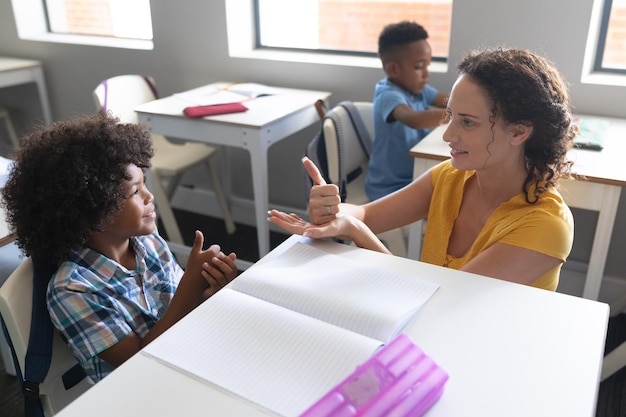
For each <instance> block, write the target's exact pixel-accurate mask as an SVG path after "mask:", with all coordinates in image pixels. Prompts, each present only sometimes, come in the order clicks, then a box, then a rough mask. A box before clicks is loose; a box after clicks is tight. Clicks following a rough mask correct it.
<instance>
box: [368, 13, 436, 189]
mask: <svg viewBox="0 0 626 417" xmlns="http://www.w3.org/2000/svg"><path fill="white" fill-rule="evenodd" d="M427 38H428V34H427V32H426V30H425V29H424V28H423V27H422V26H420V25H418V24H417V23H414V22H407V21H403V22H400V23H394V24H391V25H387V26H386V27H385V28H384V29H383V31H382V32H381V34H380V36H379V38H378V55H379V56H380V59H381V61H382V64H383V69H384V70H385V73H386V74H387V76H386V77H385V78H383V79H382V80H380V81H379V82H378V83H377V84H376V88H375V91H374V114H373V116H374V138H375V140H374V142H373V144H372V152H371V156H370V161H369V167H368V173H367V177H366V179H365V191H366V193H367V196H368V198H369V199H370V200H376V199H378V198H380V197H383V196H385V195H387V194H390V193H392V192H394V191H396V190H398V189H400V188H402V187H404V186H405V185H407V184H409V183H410V182H411V181H412V180H413V159H412V158H411V157H410V156H409V150H410V149H411V148H412V147H413V146H415V144H417V143H418V142H419V141H420V140H422V139H423V138H424V136H426V135H427V134H428V133H429V132H430V130H431V129H432V128H434V127H436V126H437V125H439V124H440V123H441V122H442V120H443V119H444V118H445V112H446V111H445V107H446V102H447V100H448V95H447V94H443V93H440V92H438V91H437V90H436V89H435V88H434V87H432V86H430V85H429V84H427V82H428V75H429V72H428V66H429V65H430V61H431V59H432V53H431V49H430V45H429V44H428V41H427V40H426V39H427ZM431 106H434V107H437V108H435V109H431V108H430V107H431Z"/></svg>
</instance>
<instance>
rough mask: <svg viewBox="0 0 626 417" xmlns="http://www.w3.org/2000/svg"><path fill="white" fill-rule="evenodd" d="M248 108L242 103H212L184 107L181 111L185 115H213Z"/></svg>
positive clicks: (241, 110)
mask: <svg viewBox="0 0 626 417" xmlns="http://www.w3.org/2000/svg"><path fill="white" fill-rule="evenodd" d="M246 110H248V108H247V107H246V106H244V105H243V104H242V103H239V102H236V103H226V104H212V105H208V106H192V107H185V108H184V109H183V113H184V114H185V116H187V117H204V116H214V115H217V114H228V113H239V112H243V111H246Z"/></svg>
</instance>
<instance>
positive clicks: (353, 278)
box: [231, 242, 439, 342]
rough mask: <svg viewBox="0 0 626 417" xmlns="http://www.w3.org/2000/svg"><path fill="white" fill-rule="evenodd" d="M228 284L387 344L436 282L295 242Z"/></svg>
mask: <svg viewBox="0 0 626 417" xmlns="http://www.w3.org/2000/svg"><path fill="white" fill-rule="evenodd" d="M231 287H232V288H233V289H236V290H237V291H241V292H245V293H247V294H250V295H252V296H254V297H257V298H261V299H264V300H266V301H269V302H271V303H274V304H278V305H281V306H283V307H286V308H289V309H291V310H295V311H299V312H301V313H303V314H306V315H308V316H311V317H316V318H318V319H320V320H323V321H326V322H328V323H333V324H336V325H337V326H340V327H343V328H346V329H349V330H352V331H355V332H357V333H361V334H364V335H366V336H369V337H372V338H374V339H377V340H380V341H383V342H388V341H390V340H391V339H392V338H393V336H395V335H396V334H397V333H399V332H400V330H401V328H402V327H404V326H405V325H406V323H407V322H408V321H409V320H410V319H411V318H412V317H413V315H414V314H415V313H416V312H417V311H418V310H419V309H420V308H421V307H422V306H423V305H424V304H425V303H426V301H428V299H430V297H431V296H432V295H433V294H434V293H435V291H436V290H437V289H438V288H439V285H438V284H436V283H433V282H430V281H427V280H422V279H418V278H415V277H413V276H409V275H402V274H398V273H396V272H393V271H389V270H386V269H384V268H375V267H371V266H366V265H362V264H360V263H358V262H354V261H350V260H346V259H345V258H342V257H340V256H338V255H333V254H329V253H327V252H324V251H322V250H319V249H317V248H314V247H312V246H309V245H306V244H304V243H300V242H298V243H296V244H294V245H293V246H292V247H290V248H289V249H288V250H287V251H285V253H284V254H283V255H281V256H279V257H277V258H274V259H270V260H267V261H264V262H260V263H257V264H255V265H253V266H252V267H251V268H249V269H248V270H247V271H246V272H245V273H244V274H242V275H241V276H239V277H238V278H237V279H235V280H234V281H233V282H232V283H231Z"/></svg>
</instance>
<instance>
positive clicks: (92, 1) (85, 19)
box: [65, 0, 113, 36]
mask: <svg viewBox="0 0 626 417" xmlns="http://www.w3.org/2000/svg"><path fill="white" fill-rule="evenodd" d="M65 12H66V14H67V16H66V18H67V29H68V32H69V33H78V34H83V35H100V36H113V21H112V19H111V10H110V8H109V2H108V0H65Z"/></svg>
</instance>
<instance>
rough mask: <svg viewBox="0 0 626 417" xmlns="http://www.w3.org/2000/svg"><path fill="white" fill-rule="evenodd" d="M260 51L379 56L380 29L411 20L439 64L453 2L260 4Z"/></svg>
mask: <svg viewBox="0 0 626 417" xmlns="http://www.w3.org/2000/svg"><path fill="white" fill-rule="evenodd" d="M255 4H256V10H255V18H256V27H257V33H256V35H257V36H256V47H257V48H277V49H292V50H301V51H302V50H308V51H309V52H311V51H318V52H326V53H343V54H353V55H361V56H373V57H375V56H376V52H377V44H378V35H379V33H380V31H381V30H382V28H383V27H384V26H385V25H387V24H389V23H394V22H399V21H401V20H413V21H415V22H417V23H419V24H421V25H422V26H424V28H425V29H426V31H427V32H428V35H429V39H428V40H429V43H430V45H431V47H432V49H433V58H434V60H436V61H445V60H446V59H447V56H448V50H449V44H450V25H451V18H452V0H393V1H373V0H300V1H293V0H256V1H255Z"/></svg>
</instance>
